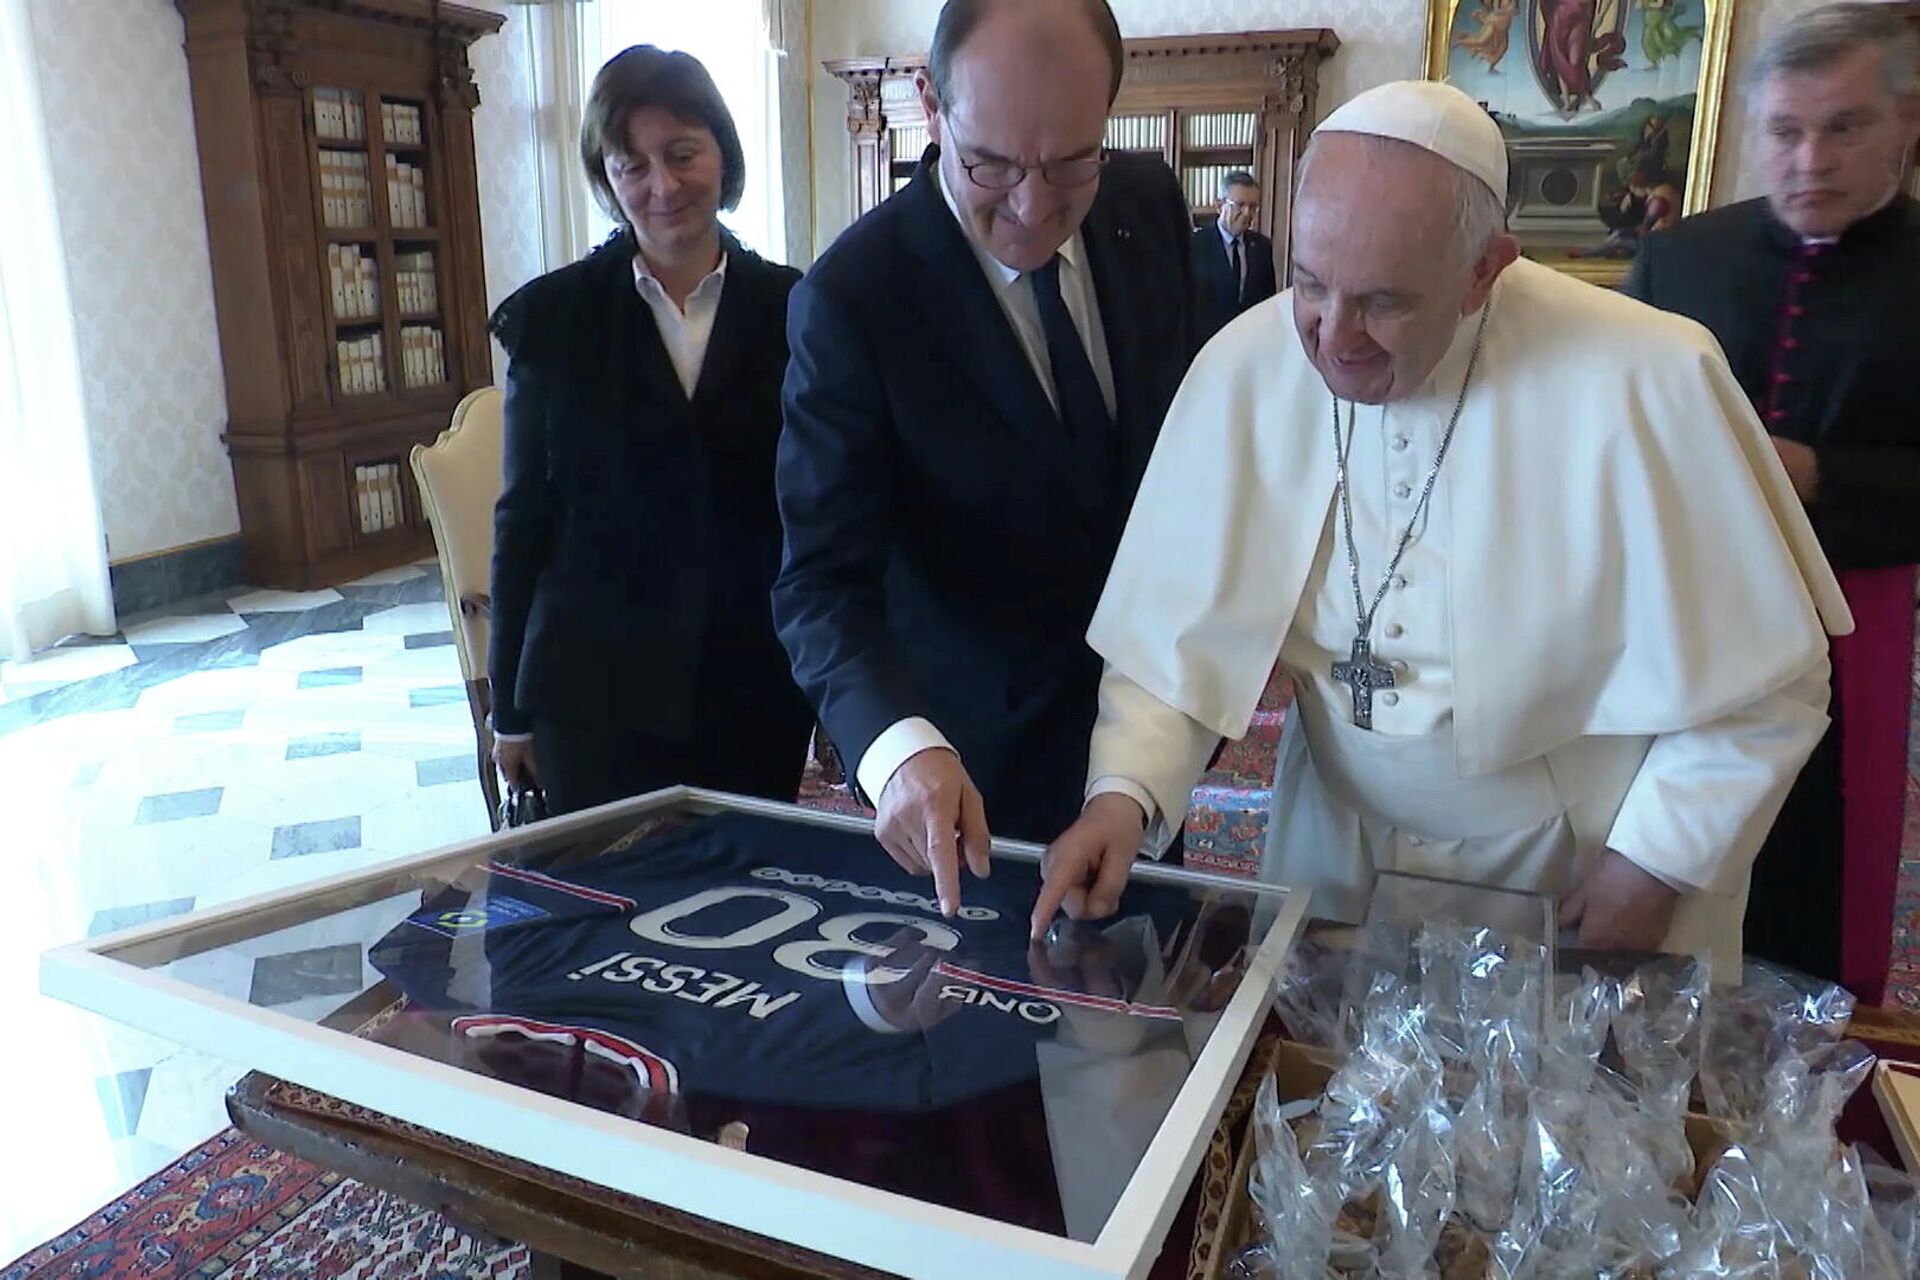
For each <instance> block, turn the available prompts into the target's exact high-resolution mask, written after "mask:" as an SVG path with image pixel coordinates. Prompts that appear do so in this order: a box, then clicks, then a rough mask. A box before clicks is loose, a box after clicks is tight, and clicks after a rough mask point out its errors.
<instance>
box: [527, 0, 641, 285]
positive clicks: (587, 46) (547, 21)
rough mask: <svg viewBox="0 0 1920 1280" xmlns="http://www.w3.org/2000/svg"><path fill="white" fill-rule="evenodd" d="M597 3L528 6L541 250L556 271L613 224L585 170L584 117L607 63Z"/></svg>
mask: <svg viewBox="0 0 1920 1280" xmlns="http://www.w3.org/2000/svg"><path fill="white" fill-rule="evenodd" d="M615 2H616V3H621V2H626V3H631V2H632V0H615ZM596 7H597V6H595V5H594V4H592V3H591V0H588V2H587V3H584V4H583V3H581V2H580V0H561V3H558V4H543V5H539V6H537V7H535V8H532V9H529V10H528V11H527V14H528V17H529V19H530V20H531V23H532V39H531V40H530V41H529V42H528V51H529V56H530V57H531V59H532V64H533V65H532V72H533V93H534V99H533V100H534V135H535V138H536V139H537V145H536V151H537V153H538V154H537V155H536V157H535V173H536V174H537V175H538V178H539V184H540V190H539V206H540V227H541V233H542V243H541V250H542V252H543V253H544V254H545V259H546V269H547V270H549V271H552V270H554V269H556V268H559V267H564V266H565V265H567V264H568V263H569V262H577V261H579V260H580V259H581V258H582V257H584V256H585V255H586V252H587V250H589V249H591V248H592V247H593V246H594V244H595V243H597V241H598V237H597V236H596V235H595V234H594V232H595V230H596V228H597V229H599V230H600V232H601V234H603V235H604V234H605V229H606V228H605V223H604V220H603V219H601V217H600V212H599V209H598V207H597V206H596V205H595V204H594V201H593V193H592V192H591V191H589V190H588V189H587V184H586V182H585V181H584V179H583V178H582V175H581V173H580V120H581V117H582V116H583V115H584V114H585V112H586V102H587V88H588V86H589V85H591V84H592V83H593V73H594V72H595V71H597V70H598V69H599V66H600V64H599V62H598V61H594V60H593V59H594V58H595V56H596V55H597V54H598V53H599V52H600V45H599V24H598V23H597V22H594V21H590V20H589V19H590V18H591V17H592V16H593V15H592V14H591V13H590V11H591V10H593V9H595V8H596ZM589 63H591V65H589Z"/></svg>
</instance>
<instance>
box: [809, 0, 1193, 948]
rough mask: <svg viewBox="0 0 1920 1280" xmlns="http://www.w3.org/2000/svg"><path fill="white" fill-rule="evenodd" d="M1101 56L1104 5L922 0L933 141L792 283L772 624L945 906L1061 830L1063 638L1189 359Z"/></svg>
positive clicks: (1150, 188) (1086, 615)
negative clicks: (994, 862) (1004, 849)
mask: <svg viewBox="0 0 1920 1280" xmlns="http://www.w3.org/2000/svg"><path fill="white" fill-rule="evenodd" d="M1122 58H1123V53H1122V50H1121V45H1120V34H1119V29H1118V27H1117V26H1116V25H1115V23H1114V19H1113V15H1112V13H1111V11H1110V10H1109V9H1108V8H1107V5H1106V4H1105V2H1104V0H948V3H947V5H946V7H945V8H944V9H943V10H942V11H941V15H940V21H939V25H938V28H937V30H936V31H935V34H934V39H933V46H932V50H931V53H930V55H929V67H928V70H927V72H926V74H925V75H923V77H922V79H921V85H920V89H921V101H922V104H923V106H924V107H925V109H926V112H927V117H928V121H929V129H930V131H931V134H932V137H933V141H934V145H933V146H931V147H929V148H928V149H927V153H926V155H925V156H924V157H923V158H922V160H921V164H920V168H919V170H918V171H917V172H916V173H915V175H914V177H913V180H912V182H911V183H909V184H908V186H907V187H906V188H905V189H903V190H902V191H901V192H900V193H899V194H897V195H895V196H894V197H893V198H892V199H890V200H888V201H887V202H886V203H885V204H883V205H881V206H880V207H879V208H877V209H875V210H874V211H873V212H871V213H869V214H868V215H867V216H866V217H864V218H862V219H861V220H860V221H859V222H858V223H857V224H855V225H854V226H853V227H852V228H850V229H849V230H848V231H847V232H846V233H845V234H844V235H842V236H841V237H840V239H839V240H838V241H837V242H836V243H835V244H834V246H833V247H832V248H831V249H829V250H828V251H827V253H826V254H824V255H823V256H822V257H821V258H820V260H819V262H818V263H817V264H816V265H815V266H814V269H813V271H812V272H811V273H810V274H809V275H808V276H807V277H806V279H804V280H803V281H802V282H801V283H800V285H799V286H797V287H796V289H795V290H794V295H793V302H792V309H791V316H790V319H789V324H788V335H789V339H790V343H791V346H792V349H793V361H792V364H791V365H790V367H789V369H788V374H787V385H786V396H785V402H786V429H785V432H784V434H783V436H782V439H781V443H780V454H779V460H778V463H777V472H776V483H777V486H778V490H779V497H780V509H781V515H782V518H783V520H784V522H785V527H786V535H787V546H786V559H785V562H784V564H783V566H782V569H781V573H780V577H779V579H778V581H777V582H776V583H775V585H774V592H773V600H774V618H775V622H776V624H777V625H778V627H779V630H780V637H781V639H782V641H784V643H785V644H786V647H787V652H788V653H789V654H790V655H791V656H792V658H793V670H794V676H795V678H796V679H797V680H798V681H799V684H800V686H801V688H802V689H803V690H805V692H806V694H807V696H808V697H809V698H810V699H811V700H812V701H813V704H814V706H815V707H816V708H817V709H818V711H819V714H820V718H821V720H822V721H823V722H824V724H825V726H826V728H827V732H828V733H829V735H830V736H831V737H832V739H833V741H834V743H835V744H836V746H837V747H838V748H839V750H840V751H841V752H842V753H843V755H844V759H845V762H846V764H847V765H848V766H849V769H848V772H849V773H850V774H851V775H852V776H853V777H854V778H855V779H856V780H857V782H858V783H859V785H860V789H861V791H862V792H863V793H864V794H865V795H866V796H867V797H869V798H870V799H871V800H873V801H874V802H876V804H877V807H878V809H879V826H878V834H879V837H880V842H881V844H882V845H883V846H884V847H885V848H886V849H887V851H888V853H889V854H891V855H892V856H893V858H894V859H895V860H896V861H897V862H899V863H900V864H901V865H902V866H904V867H907V868H908V869H909V870H913V871H916V872H919V873H922V874H924V873H926V872H928V871H931V872H932V873H933V875H934V878H935V882H936V886H937V888H938V891H939V895H940V898H941V900H942V902H943V904H945V906H946V907H947V908H948V909H949V910H952V909H954V908H955V907H957V905H958V901H959V862H960V856H961V851H962V850H964V853H965V857H966V861H967V864H968V865H969V866H970V867H971V868H972V869H973V871H974V872H975V874H978V875H984V874H986V872H987V847H988V834H987V833H988V823H989V822H991V823H992V826H993V830H995V831H998V832H1000V833H1001V834H1003V835H1008V836H1016V837H1022V838H1027V839H1032V840H1040V841H1044V840H1049V839H1051V838H1052V837H1053V836H1055V835H1057V834H1059V832H1060V831H1061V830H1063V829H1064V828H1065V827H1066V826H1067V825H1068V824H1069V823H1071V822H1072V821H1073V819H1074V818H1075V817H1077V816H1078V814H1079V812H1080V808H1081V804H1082V800H1083V796H1084V793H1085V790H1086V786H1087V783H1088V779H1087V778H1086V776H1085V768H1086V754H1085V753H1086V748H1087V739H1088V735H1089V733H1090V731H1091V729H1092V725H1093V719H1094V713H1095V702H1096V695H1097V689H1098V685H1099V680H1100V660H1099V658H1098V657H1097V656H1096V655H1095V654H1094V653H1093V651H1092V650H1090V649H1089V648H1088V647H1087V645H1086V641H1085V633H1086V627H1087V622H1088V620H1089V619H1090V618H1091V617H1092V614H1093V608H1094V605H1095V603H1096V602H1097V600H1098V598H1099V595H1100V589H1101V586H1102V584H1103V583H1104V581H1105V579H1106V574H1107V568H1108V566H1109V564H1110V563H1111V561H1112V557H1113V552H1114V548H1115V547H1116V545H1117V544H1118V542H1119V537H1120V531H1121V528H1122V527H1123V525H1124V523H1125V521H1126V516H1127V510H1128V507H1129V505H1130V503H1131V501H1132V497H1133V493H1134V490H1135V488H1136V487H1137V485H1138V483H1139V480H1140V475H1141V472H1142V470H1143V468H1144V467H1145V466H1146V462H1147V458H1148V456H1149V454H1150V453H1151V451H1152V449H1153V443H1154V440H1155V437H1156V435H1157V433H1158V432H1159V429H1160V422H1161V418H1162V417H1163V415H1164V414H1165V412H1166V408H1167V405H1168V404H1169V403H1170V402H1171V400H1172V398H1173V394H1174V392H1175V390H1176V389H1177V388H1178V387H1179V384H1180V379H1181V377H1182V376H1183V375H1184V373H1185V372H1186V367H1187V363H1188V360H1189V358H1190V357H1191V353H1192V350H1193V347H1194V335H1193V328H1192V318H1191V317H1192V305H1191V296H1192V292H1191V291H1192V285H1191V278H1190V271H1189V266H1188V252H1187V244H1186V242H1187V237H1188V236H1189V235H1190V234H1191V225H1192V224H1191V222H1190V221H1189V220H1188V214H1187V206H1186V200H1185V198H1184V197H1183V195H1182V193H1181V191H1180V188H1179V184H1178V183H1177V182H1176V181H1175V179H1174V177H1173V175H1172V174H1171V173H1170V172H1169V171H1168V170H1167V168H1166V167H1165V166H1164V165H1163V164H1161V163H1160V162H1159V161H1157V160H1149V159H1141V158H1138V157H1132V156H1122V155H1116V156H1112V157H1108V156H1107V154H1106V152H1105V151H1104V150H1103V147H1102V140H1103V138H1104V136H1105V129H1106V117H1107V111H1108V109H1109V107H1110V106H1111V105H1112V102H1113V98H1114V95H1115V94H1116V93H1117V91H1118V88H1119V83H1120V75H1121V68H1122Z"/></svg>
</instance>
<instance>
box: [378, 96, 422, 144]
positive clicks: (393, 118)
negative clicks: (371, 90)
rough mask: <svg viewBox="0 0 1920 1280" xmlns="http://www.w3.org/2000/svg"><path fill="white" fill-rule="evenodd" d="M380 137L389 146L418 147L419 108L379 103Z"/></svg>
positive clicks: (393, 103) (400, 104) (402, 103)
mask: <svg viewBox="0 0 1920 1280" xmlns="http://www.w3.org/2000/svg"><path fill="white" fill-rule="evenodd" d="M380 137H381V140H382V141H384V142H386V143H387V144H389V145H390V146H399V147H417V146H420V145H421V137H420V108H418V107H414V106H409V105H408V104H406V103H404V102H383V103H381V104H380Z"/></svg>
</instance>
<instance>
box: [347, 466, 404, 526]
mask: <svg viewBox="0 0 1920 1280" xmlns="http://www.w3.org/2000/svg"><path fill="white" fill-rule="evenodd" d="M353 491H354V496H355V497H357V498H358V499H359V500H360V532H362V533H379V532H380V531H381V530H382V529H392V528H394V527H395V526H397V525H398V524H399V523H400V521H401V518H402V516H404V515H405V513H406V503H405V501H403V499H402V494H401V489H400V464H399V463H397V462H380V463H375V464H373V465H371V466H364V467H355V468H354V469H353Z"/></svg>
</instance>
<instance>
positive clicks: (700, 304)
mask: <svg viewBox="0 0 1920 1280" xmlns="http://www.w3.org/2000/svg"><path fill="white" fill-rule="evenodd" d="M726 283H727V255H726V254H725V253H722V254H721V255H720V265H719V266H717V267H715V268H714V269H713V270H712V271H710V272H708V273H707V275H706V277H705V278H704V279H702V280H701V281H700V283H699V284H697V285H695V286H694V287H693V292H692V293H689V294H688V295H687V306H686V310H684V311H683V310H681V309H680V307H679V306H678V305H676V304H675V303H674V300H673V299H672V298H671V297H669V296H668V294H667V289H666V286H665V285H663V284H661V283H660V280H659V278H658V277H657V276H655V275H654V274H653V271H652V270H651V269H650V268H649V267H648V266H647V260H646V258H645V257H643V256H641V255H640V254H637V253H636V254H634V255H633V284H634V288H636V289H638V290H639V291H640V297H641V299H642V300H643V301H645V302H646V304H647V310H649V311H651V312H653V323H654V325H655V326H656V327H657V328H658V329H659V330H660V341H661V342H662V343H663V344H664V345H665V346H666V348H667V358H668V359H670V360H672V361H673V371H674V372H675V373H677V374H679V375H680V389H681V390H683V391H685V392H686V393H687V399H689V400H691V399H693V389H694V388H695V387H697V386H699V385H700V366H701V365H702V364H704V363H706V359H707V343H709V342H711V341H712V340H713V321H714V317H715V316H717V315H719V314H720V291H721V290H722V289H723V288H725V287H726Z"/></svg>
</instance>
